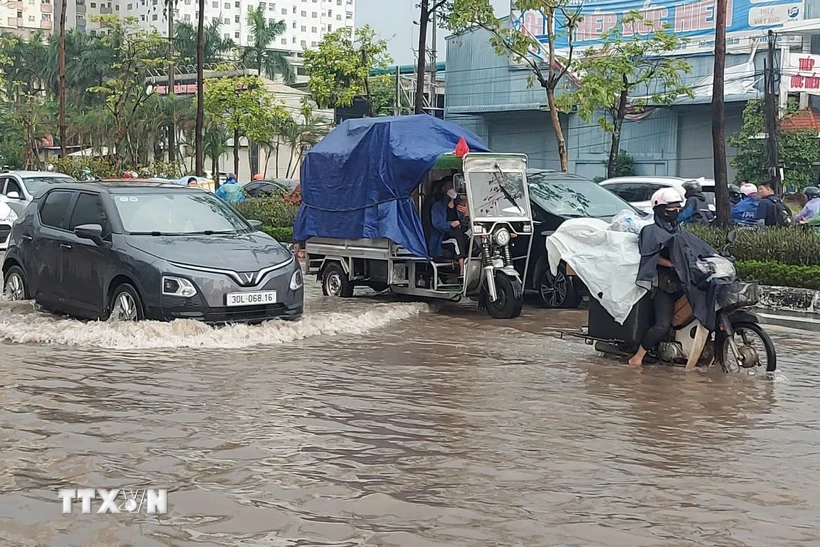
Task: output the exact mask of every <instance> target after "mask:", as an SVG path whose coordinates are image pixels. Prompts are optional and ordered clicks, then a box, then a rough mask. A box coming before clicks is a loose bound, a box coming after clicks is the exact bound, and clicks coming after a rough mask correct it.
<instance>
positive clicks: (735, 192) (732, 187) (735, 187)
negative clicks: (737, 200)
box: [729, 184, 742, 196]
mask: <svg viewBox="0 0 820 547" xmlns="http://www.w3.org/2000/svg"><path fill="white" fill-rule="evenodd" d="M729 193H730V194H733V195H737V196H739V195H740V194H741V193H742V192H741V191H740V186H738V185H737V184H730V185H729Z"/></svg>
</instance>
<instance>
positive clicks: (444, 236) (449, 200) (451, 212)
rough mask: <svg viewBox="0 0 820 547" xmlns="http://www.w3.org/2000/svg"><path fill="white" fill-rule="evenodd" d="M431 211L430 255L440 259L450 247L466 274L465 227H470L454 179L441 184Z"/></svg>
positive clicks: (466, 240) (446, 179)
mask: <svg viewBox="0 0 820 547" xmlns="http://www.w3.org/2000/svg"><path fill="white" fill-rule="evenodd" d="M433 199H434V201H433V203H432V207H431V209H430V221H431V233H430V237H429V239H428V247H429V250H430V254H431V255H432V256H433V257H434V258H437V257H440V256H442V255H443V254H444V249H443V246H444V245H448V246H449V247H450V248H451V249H452V250H453V251H454V254H455V256H456V257H457V258H458V263H459V273H460V274H462V275H463V274H464V259H465V258H466V257H467V251H468V250H469V249H468V248H467V247H468V245H469V240H468V238H467V235H466V233H465V227H467V226H469V222H468V220H467V217H466V212H467V210H466V208H465V205H464V204H462V203H460V201H459V197H458V193H457V192H456V190H455V189H454V188H453V178H452V177H447V178H445V179H443V180H441V181H440V182H439V185H438V187H437V190H436V192H435V193H434V196H433Z"/></svg>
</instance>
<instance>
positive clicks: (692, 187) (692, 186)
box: [683, 180, 701, 193]
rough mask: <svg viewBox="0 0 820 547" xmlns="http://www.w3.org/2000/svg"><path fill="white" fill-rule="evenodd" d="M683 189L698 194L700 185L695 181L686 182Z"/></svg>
mask: <svg viewBox="0 0 820 547" xmlns="http://www.w3.org/2000/svg"><path fill="white" fill-rule="evenodd" d="M683 189H684V190H686V192H687V193H689V192H700V190H701V188H700V183H699V182H698V181H696V180H687V181H686V182H684V183H683Z"/></svg>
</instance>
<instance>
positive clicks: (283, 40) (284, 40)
mask: <svg viewBox="0 0 820 547" xmlns="http://www.w3.org/2000/svg"><path fill="white" fill-rule="evenodd" d="M282 45H283V46H286V45H288V39H287V38H282Z"/></svg>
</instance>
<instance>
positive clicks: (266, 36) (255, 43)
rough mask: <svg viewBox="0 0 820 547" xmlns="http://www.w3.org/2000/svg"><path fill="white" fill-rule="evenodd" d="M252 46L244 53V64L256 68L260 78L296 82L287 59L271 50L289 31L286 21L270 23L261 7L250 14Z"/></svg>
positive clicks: (247, 47) (245, 48) (249, 23)
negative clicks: (272, 45) (278, 39)
mask: <svg viewBox="0 0 820 547" xmlns="http://www.w3.org/2000/svg"><path fill="white" fill-rule="evenodd" d="M248 25H250V42H251V45H249V46H245V47H244V49H243V51H242V63H243V64H244V65H245V67H247V68H255V69H256V70H258V71H259V75H260V76H265V77H267V78H269V79H271V80H273V79H275V78H276V76H277V75H281V76H282V79H283V80H284V81H285V82H286V83H289V84H291V83H293V82H295V81H296V73H295V72H294V70H293V67H292V66H290V63H289V62H288V59H287V57H286V56H285V55H284V54H283V53H282V52H281V51H276V50H274V49H270V45H271V44H273V43H274V42H275V41H276V39H277V38H278V37H279V36H281V35H282V34H284V33H285V32H286V31H287V25H286V24H285V21H277V22H273V23H269V22H268V20H267V18H266V17H265V11H264V10H263V9H262V8H261V7H257V8H256V9H252V10H250V11H249V12H248Z"/></svg>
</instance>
